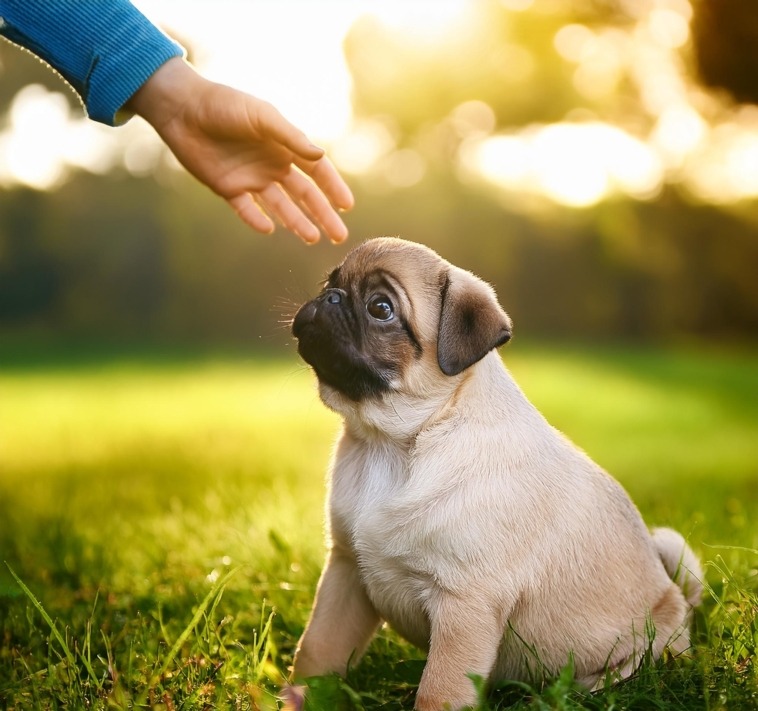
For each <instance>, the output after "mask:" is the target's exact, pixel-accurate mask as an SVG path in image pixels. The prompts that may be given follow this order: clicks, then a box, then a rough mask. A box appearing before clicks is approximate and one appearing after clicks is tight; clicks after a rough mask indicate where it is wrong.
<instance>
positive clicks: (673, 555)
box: [651, 528, 703, 607]
mask: <svg viewBox="0 0 758 711" xmlns="http://www.w3.org/2000/svg"><path fill="white" fill-rule="evenodd" d="M651 535H652V537H653V543H654V544H655V547H656V549H657V551H658V555H659V556H660V557H661V561H662V562H663V567H664V568H665V569H666V572H667V573H668V574H669V576H670V577H671V579H672V580H673V581H674V582H675V583H676V584H677V585H678V586H679V587H680V588H681V589H682V592H683V593H684V598H685V599H686V600H687V602H688V603H689V604H690V606H692V607H695V606H696V605H699V604H700V598H701V597H702V596H703V583H702V582H701V581H702V580H703V569H702V568H701V567H700V561H699V560H698V559H697V556H696V555H695V553H694V552H693V550H692V548H690V547H689V546H688V545H687V543H686V541H685V540H684V538H683V537H682V535H681V534H680V533H679V532H677V531H675V530H674V529H672V528H654V529H653V530H652V531H651Z"/></svg>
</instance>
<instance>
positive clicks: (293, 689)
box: [279, 684, 306, 711]
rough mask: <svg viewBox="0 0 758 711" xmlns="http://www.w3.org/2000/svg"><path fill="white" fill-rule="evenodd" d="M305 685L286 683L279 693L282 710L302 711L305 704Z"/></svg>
mask: <svg viewBox="0 0 758 711" xmlns="http://www.w3.org/2000/svg"><path fill="white" fill-rule="evenodd" d="M305 691H306V687H305V686H299V685H295V684H287V685H286V686H284V687H283V688H282V690H281V692H280V694H279V699H280V700H281V701H282V704H283V705H282V711H303V707H304V706H305Z"/></svg>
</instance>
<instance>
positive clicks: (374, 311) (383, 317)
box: [366, 296, 395, 321]
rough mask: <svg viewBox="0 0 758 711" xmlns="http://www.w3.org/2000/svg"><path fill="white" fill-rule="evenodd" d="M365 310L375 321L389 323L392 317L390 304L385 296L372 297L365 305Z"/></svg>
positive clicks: (392, 312)
mask: <svg viewBox="0 0 758 711" xmlns="http://www.w3.org/2000/svg"><path fill="white" fill-rule="evenodd" d="M366 309H367V310H368V312H369V315H370V316H371V317H372V318H375V319H376V320H377V321H389V320H390V319H391V318H392V317H393V316H394V315H395V313H394V311H393V310H392V302H391V301H390V300H389V299H388V298H387V297H386V296H373V297H371V300H370V301H369V302H368V304H366Z"/></svg>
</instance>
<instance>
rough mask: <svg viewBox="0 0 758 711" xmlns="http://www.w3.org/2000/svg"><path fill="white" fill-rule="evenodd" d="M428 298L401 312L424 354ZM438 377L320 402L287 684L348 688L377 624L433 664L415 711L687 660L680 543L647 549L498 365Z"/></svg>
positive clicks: (641, 534)
mask: <svg viewBox="0 0 758 711" xmlns="http://www.w3.org/2000/svg"><path fill="white" fill-rule="evenodd" d="M440 261H442V260H440ZM445 264H446V263H445ZM452 269H453V270H455V268H452ZM459 272H460V270H458V271H455V272H453V273H454V274H457V275H458V277H457V278H458V279H463V280H466V279H470V280H472V284H473V280H474V279H475V278H474V277H472V276H471V275H468V274H467V273H465V272H460V273H459ZM476 281H477V282H478V284H479V285H481V284H482V283H481V282H479V281H478V280H476ZM409 293H412V287H410V286H409ZM427 298H428V299H433V298H434V297H431V296H429V297H426V296H424V298H423V299H422V300H420V301H419V298H418V297H416V298H415V299H412V301H413V303H412V304H411V306H412V308H413V309H414V310H416V311H417V312H418V311H419V310H420V311H421V312H422V315H421V318H420V319H419V320H418V322H417V323H420V324H421V325H419V326H418V328H419V330H420V332H421V335H422V342H424V343H426V342H432V343H433V342H434V338H435V337H436V334H434V333H433V330H434V327H435V324H436V323H437V321H438V309H439V306H438V304H430V303H426V299H427ZM493 299H494V296H493ZM427 312H428V313H427ZM417 315H418V314H417ZM427 331H428V333H427ZM434 361H435V357H434V353H433V351H432V352H430V351H429V349H427V350H426V351H425V353H424V356H423V357H422V358H420V359H419V361H418V362H417V363H415V364H413V365H412V366H411V367H410V368H409V369H408V370H407V371H406V372H405V374H404V376H403V377H402V379H401V380H400V381H399V382H397V383H395V384H394V386H393V390H392V392H390V393H388V394H385V395H383V396H382V397H381V398H377V399H371V400H366V401H363V402H354V401H351V400H348V399H347V398H345V397H344V396H342V395H341V394H340V393H339V392H337V391H336V390H334V389H332V388H330V387H328V386H325V385H323V384H322V385H321V386H320V394H321V397H322V399H323V401H324V402H325V403H326V404H327V405H328V406H329V407H330V408H332V409H334V410H335V411H337V412H339V413H341V414H342V416H343V417H344V429H343V432H342V435H341V437H340V440H339V442H338V444H337V447H336V451H335V454H334V458H333V462H332V467H331V475H330V484H329V489H330V490H329V503H328V522H329V539H328V540H329V555H328V560H327V563H326V567H325V569H324V572H323V575H322V578H321V581H320V583H319V587H318V591H317V596H316V602H315V607H314V610H313V613H312V616H311V620H310V622H309V624H308V627H307V629H306V631H305V633H304V635H303V637H302V639H301V641H300V644H299V648H298V652H297V655H296V660H295V668H294V674H295V677H296V678H299V679H303V678H306V677H308V676H313V675H318V674H324V673H327V672H332V671H336V672H340V673H344V672H345V671H346V668H347V666H348V664H349V663H350V664H355V663H356V662H357V661H358V659H359V658H360V656H361V654H362V653H363V651H364V650H365V648H366V646H367V644H368V643H369V641H370V639H371V636H372V635H373V633H374V631H375V630H376V628H377V626H378V625H379V624H380V622H381V621H382V620H386V621H388V622H389V623H390V624H391V625H392V626H393V627H394V628H395V629H396V630H397V631H398V632H399V633H400V634H401V635H403V636H404V637H406V638H407V639H408V640H410V641H411V642H413V643H414V644H417V645H419V646H420V647H423V648H425V649H427V650H428V661H427V664H426V668H425V670H424V673H423V676H422V679H421V683H420V686H419V690H418V695H417V699H416V708H417V709H419V710H421V711H426V710H430V709H434V710H437V709H442V708H443V707H446V704H449V705H450V708H453V709H457V708H460V707H462V706H465V705H468V704H472V703H474V701H475V695H474V688H473V685H472V683H471V681H470V680H469V678H468V677H467V674H470V673H473V674H478V675H481V676H483V677H485V678H489V679H521V680H527V681H538V680H540V679H541V678H544V677H549V676H550V675H554V674H556V673H557V672H558V671H559V670H561V668H563V667H564V666H565V665H566V664H567V663H568V661H569V658H570V656H571V657H573V663H574V665H575V670H576V675H577V678H578V679H579V680H580V681H581V683H583V684H584V685H586V686H587V687H593V686H595V685H596V684H598V683H602V682H603V680H604V679H605V678H606V674H607V673H608V672H609V671H610V673H611V674H615V675H616V676H617V677H618V678H621V677H624V676H627V675H629V674H631V673H632V672H633V671H634V670H635V669H636V668H637V666H638V665H639V663H640V661H641V659H642V657H643V655H644V654H645V652H646V651H648V650H651V651H652V653H653V655H654V656H655V657H657V656H659V655H660V654H661V652H662V650H663V648H664V647H665V646H666V645H669V646H670V648H671V649H672V650H673V651H674V652H675V653H679V652H682V651H683V650H685V649H686V648H687V647H688V646H689V633H688V629H687V624H688V617H689V611H690V609H691V606H692V605H694V604H697V602H698V600H699V597H700V594H701V591H702V588H701V585H700V582H699V581H700V579H701V578H702V573H701V570H700V566H699V563H698V561H697V558H696V557H695V556H694V554H693V553H692V551H691V550H690V549H689V547H688V546H687V545H686V543H685V542H684V540H683V539H682V537H681V536H680V535H679V534H678V533H676V532H674V531H671V530H670V529H658V530H657V531H655V532H654V533H653V535H651V534H650V532H649V531H648V530H647V528H646V527H645V525H644V524H643V522H642V519H641V517H640V515H639V513H638V511H637V509H636V508H635V507H634V505H633V504H632V502H631V501H630V499H629V497H628V496H627V494H626V493H625V492H624V490H623V489H622V488H621V486H620V485H619V484H618V483H617V482H616V481H614V480H613V479H612V478H611V477H610V476H608V475H607V474H606V473H605V472H604V471H603V470H602V469H601V468H600V467H599V466H598V465H596V464H595V463H594V462H593V461H592V460H591V459H590V458H589V457H588V456H587V455H586V454H584V453H583V452H582V451H580V450H579V449H577V448H576V447H575V446H574V445H573V444H571V443H570V442H569V441H568V440H567V439H566V438H565V437H564V436H563V435H562V434H560V433H559V432H558V431H557V430H555V429H554V428H553V427H551V426H550V425H549V424H548V423H547V422H546V420H545V419H544V418H543V417H542V415H541V414H540V413H539V412H538V411H537V410H536V408H535V407H534V406H533V405H532V404H531V403H530V402H529V401H528V400H527V398H526V397H525V396H524V394H523V393H522V392H521V390H520V389H519V387H518V386H517V385H516V383H515V382H514V381H513V379H512V377H511V376H510V374H509V372H508V371H507V369H506V368H505V367H504V365H503V363H502V361H501V359H500V356H499V355H498V353H497V352H496V351H491V352H490V353H489V354H488V355H486V356H485V357H484V358H482V359H481V360H480V361H479V362H477V363H476V364H475V365H473V366H471V367H469V368H468V369H466V370H464V371H463V372H462V373H460V374H459V375H456V376H452V377H448V376H442V375H441V374H440V373H439V367H438V366H437V364H436V362H434ZM672 578H673V579H675V580H676V581H677V582H673V580H672ZM677 583H679V584H677ZM680 586H684V587H685V589H686V590H687V598H685V595H684V594H683V593H682V587H680ZM653 630H654V633H653Z"/></svg>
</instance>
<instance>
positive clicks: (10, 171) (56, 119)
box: [0, 84, 69, 190]
mask: <svg viewBox="0 0 758 711" xmlns="http://www.w3.org/2000/svg"><path fill="white" fill-rule="evenodd" d="M68 113H69V111H68V104H67V102H66V99H65V97H64V96H63V95H62V94H59V93H57V92H49V91H48V90H47V89H45V87H43V86H41V85H39V84H30V85H29V86H26V87H24V88H23V89H21V91H19V92H18V94H16V96H15V97H14V99H13V103H12V104H11V108H10V116H9V118H10V130H9V131H7V132H6V133H4V135H3V136H2V139H1V140H0V166H1V167H0V170H1V171H2V173H1V174H0V177H1V178H2V180H3V182H6V181H15V182H19V183H22V184H24V185H27V186H29V187H32V188H36V189H38V190H47V189H50V188H52V187H53V186H54V185H56V184H57V183H59V182H60V181H61V180H62V179H63V177H64V174H65V164H64V163H63V161H62V160H61V157H60V147H61V146H62V145H64V143H65V136H66V124H67V122H68Z"/></svg>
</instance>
